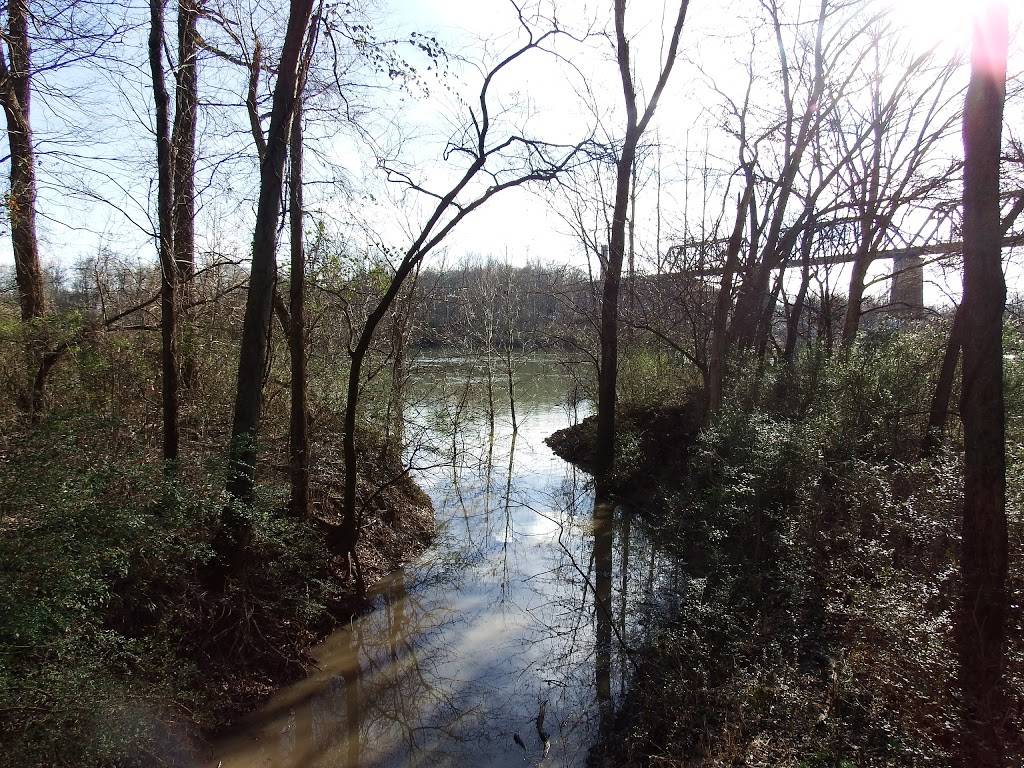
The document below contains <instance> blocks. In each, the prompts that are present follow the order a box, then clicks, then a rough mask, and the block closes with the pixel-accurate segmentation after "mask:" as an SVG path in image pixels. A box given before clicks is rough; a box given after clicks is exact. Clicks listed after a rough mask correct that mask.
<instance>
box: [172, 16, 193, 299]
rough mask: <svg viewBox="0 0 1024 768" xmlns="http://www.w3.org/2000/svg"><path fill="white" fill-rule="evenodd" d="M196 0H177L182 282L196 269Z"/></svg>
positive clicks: (177, 251) (177, 250) (177, 257)
mask: <svg viewBox="0 0 1024 768" xmlns="http://www.w3.org/2000/svg"><path fill="white" fill-rule="evenodd" d="M198 16H199V13H198V7H197V5H196V0H178V71H177V72H176V73H175V104H174V128H173V131H172V133H171V146H172V147H173V148H174V176H173V187H174V261H175V264H176V266H177V269H178V276H179V278H180V280H181V281H182V283H185V281H187V280H189V279H190V278H191V277H192V273H193V272H194V270H195V242H196V237H195V216H196V206H195V168H196V120H197V117H198V107H199V91H198V89H199V86H198V72H197V54H198V51H199V42H198V32H197V29H196V23H197V19H198Z"/></svg>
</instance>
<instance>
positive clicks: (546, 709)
mask: <svg viewBox="0 0 1024 768" xmlns="http://www.w3.org/2000/svg"><path fill="white" fill-rule="evenodd" d="M418 373H419V376H418V381H419V382H420V384H421V387H422V391H421V392H420V393H419V394H420V400H419V402H418V403H416V402H414V404H413V405H412V406H411V407H410V412H409V417H410V418H409V423H410V430H409V432H410V434H413V433H416V432H417V431H418V433H419V434H422V435H424V436H425V437H426V438H427V439H428V440H429V441H430V443H431V446H432V453H431V454H430V455H431V456H433V457H434V459H435V460H431V461H424V462H423V465H424V466H425V468H423V469H421V470H420V471H419V472H418V475H417V476H418V479H419V481H420V483H421V484H422V485H423V487H424V488H425V490H427V491H428V493H429V494H430V495H431V498H432V499H433V501H434V504H435V507H436V510H437V516H438V523H439V527H440V533H439V537H438V541H437V543H436V544H435V545H434V546H433V547H432V548H431V550H430V551H429V552H428V553H426V555H425V556H424V557H423V558H421V559H420V561H419V562H417V563H415V564H414V565H412V566H410V567H408V568H406V569H404V570H403V571H401V572H399V573H396V574H394V575H393V576H392V577H390V578H388V579H386V580H385V582H384V583H383V584H381V585H379V587H378V589H377V593H376V596H375V600H374V609H373V610H372V611H371V612H370V613H368V614H367V615H365V616H362V617H359V618H358V619H356V620H355V621H353V622H352V623H351V624H350V625H349V626H346V627H344V628H342V629H340V630H338V631H337V632H335V633H334V634H333V635H331V636H330V637H329V638H328V639H327V640H326V641H325V642H324V643H323V644H322V645H321V646H320V647H319V648H318V649H317V650H316V652H315V658H316V660H317V663H318V667H319V668H318V670H317V671H316V672H315V673H314V674H312V675H310V676H309V677H308V678H306V679H305V680H303V681H301V682H299V683H297V684H295V685H293V686H290V687H288V688H286V689H284V690H282V691H280V692H279V693H278V694H277V695H276V696H274V698H273V699H272V700H271V701H270V702H269V703H268V705H267V706H266V707H265V708H264V709H262V710H261V711H259V712H257V713H254V714H253V715H252V716H251V717H249V718H248V719H246V720H245V721H243V722H242V723H240V724H239V727H238V729H237V731H236V733H235V734H234V735H233V736H232V737H230V738H229V739H227V740H226V741H225V742H224V743H223V744H222V745H220V749H219V750H218V756H217V759H218V760H221V761H223V765H224V766H225V768H228V767H230V766H267V767H268V768H269V767H271V766H282V767H283V766H328V765H330V766H349V767H350V768H351V767H354V766H363V767H364V768H366V767H368V766H407V765H408V766H427V765H429V766H431V768H437V767H438V766H448V765H452V766H455V765H494V766H505V765H507V766H513V765H514V766H522V765H524V763H525V764H530V765H540V764H542V763H543V765H545V766H578V765H584V764H586V763H587V759H588V755H589V753H590V750H591V749H592V747H593V745H594V744H595V743H596V741H597V737H598V735H599V733H600V731H601V729H602V728H603V727H606V726H607V725H608V724H609V723H610V721H611V718H612V717H613V715H614V711H615V707H616V706H617V703H618V702H620V701H621V696H622V692H623V691H624V686H625V677H626V673H627V671H628V669H629V665H630V663H631V662H630V656H629V651H628V646H629V644H630V642H631V639H632V638H635V637H636V636H637V634H638V633H641V632H642V631H643V626H644V625H645V622H644V621H643V620H642V618H641V617H642V616H643V614H644V612H645V611H647V610H657V606H656V605H655V602H654V600H653V599H652V597H651V596H652V595H653V594H654V593H653V591H652V589H653V587H654V585H656V583H658V582H659V580H663V579H665V578H669V575H668V574H666V573H664V572H663V567H662V565H661V563H660V561H659V560H658V558H657V556H656V554H655V552H654V550H653V549H652V548H651V546H650V544H649V542H647V541H646V540H645V539H644V538H643V537H642V536H641V535H640V534H639V532H638V531H637V530H633V531H630V526H629V523H628V516H625V517H624V518H623V517H622V515H621V513H617V511H616V510H615V508H614V506H613V505H612V504H611V503H610V502H608V501H607V500H595V499H594V497H593V493H592V491H591V489H590V486H589V485H588V483H587V478H586V476H585V475H581V474H580V473H578V472H577V471H576V470H574V469H573V468H572V467H571V466H569V465H567V464H565V463H564V462H562V461H561V460H559V459H558V458H557V457H555V456H554V455H553V454H552V453H551V452H550V450H549V449H548V448H547V447H546V446H545V445H544V444H543V439H544V438H545V437H546V436H547V435H549V434H550V433H551V432H553V431H555V430H556V429H559V428H561V427H563V426H565V425H566V424H567V423H569V420H570V418H573V415H572V413H571V412H570V411H569V410H568V409H567V408H566V406H565V402H566V398H565V394H566V391H567V389H568V387H569V386H571V381H570V379H569V378H568V377H566V376H563V375H562V374H560V373H559V372H558V369H557V368H556V367H555V366H553V365H551V364H550V362H547V361H539V362H538V361H529V360H526V361H522V362H520V364H519V365H518V366H517V375H518V376H519V379H518V380H517V381H516V383H515V386H516V401H517V402H516V405H517V421H518V430H515V429H513V428H512V424H511V419H510V417H509V416H510V415H509V414H508V412H507V411H503V410H502V409H501V407H500V397H496V396H495V397H491V396H490V395H491V393H489V392H485V391H482V390H481V388H480V386H479V384H478V382H482V381H483V380H484V379H483V377H482V376H476V377H475V373H474V371H473V369H472V367H471V366H466V365H463V364H455V363H453V362H452V361H446V362H444V363H440V364H438V363H429V364H426V365H421V367H420V369H419V371H418ZM492 402H493V403H495V406H494V410H493V411H492V410H491V405H490V403H492ZM575 405H576V404H575V403H573V406H574V407H575ZM419 450H423V451H424V455H425V454H426V451H425V450H424V449H423V448H422V446H421V447H420V449H419ZM439 456H443V457H444V458H446V461H445V462H441V461H439V460H436V459H437V457H439ZM617 514H619V517H620V518H621V519H620V520H619V521H618V522H617V521H616V515H617ZM616 575H617V576H618V578H617V579H616V578H615V576H616ZM214 764H215V765H216V762H215V763H214Z"/></svg>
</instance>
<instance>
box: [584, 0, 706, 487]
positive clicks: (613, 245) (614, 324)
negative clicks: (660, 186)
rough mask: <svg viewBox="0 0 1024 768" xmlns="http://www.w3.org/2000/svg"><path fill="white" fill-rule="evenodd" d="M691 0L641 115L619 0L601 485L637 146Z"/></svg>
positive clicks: (611, 453)
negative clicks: (618, 146)
mask: <svg viewBox="0 0 1024 768" xmlns="http://www.w3.org/2000/svg"><path fill="white" fill-rule="evenodd" d="M688 7H689V2H688V0H681V2H680V4H679V13H678V14H677V16H676V20H675V25H674V27H673V29H672V39H671V42H670V43H669V47H668V53H667V55H666V57H665V62H664V64H663V65H662V68H661V72H660V74H659V76H658V82H657V85H656V86H655V88H654V90H653V92H652V93H651V98H650V101H648V102H647V107H646V108H645V109H644V112H643V116H642V117H639V119H638V110H637V103H636V90H635V88H634V84H633V74H632V62H631V60H630V53H629V42H628V40H627V38H626V30H625V26H626V1H625V0H615V42H616V59H617V63H618V67H619V78H620V79H621V81H622V94H623V99H624V100H625V106H626V133H625V136H624V138H623V142H622V150H621V152H620V153H619V157H618V160H617V162H616V175H615V202H614V206H613V208H612V226H611V233H610V237H609V244H608V245H609V248H608V263H607V265H606V268H605V271H604V289H603V292H602V296H601V329H600V330H601V363H600V367H599V370H598V383H597V446H596V449H595V456H594V464H595V472H596V475H597V478H598V482H599V483H604V482H605V481H606V480H607V479H608V477H609V475H610V473H611V471H612V469H613V468H614V466H615V401H616V393H615V385H616V381H617V378H618V367H619V338H618V336H619V287H620V283H621V279H622V262H623V259H624V258H625V255H626V253H625V251H626V214H627V208H628V204H629V192H630V181H631V179H632V176H633V164H634V162H635V161H636V148H637V144H638V143H639V141H640V137H641V136H643V133H644V131H645V130H646V128H647V125H648V123H650V121H651V118H652V117H653V116H654V112H655V110H656V109H657V106H658V99H659V98H660V96H661V93H662V91H663V90H664V89H665V84H666V83H667V82H668V78H669V75H671V73H672V68H673V66H674V65H675V59H676V54H677V52H678V50H679V37H680V35H681V34H682V30H683V22H684V21H685V20H686V11H687V8H688Z"/></svg>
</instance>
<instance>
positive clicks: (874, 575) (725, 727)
mask: <svg viewBox="0 0 1024 768" xmlns="http://www.w3.org/2000/svg"><path fill="white" fill-rule="evenodd" d="M827 394H828V393H826V395H827ZM653 413H654V412H653V411H652V409H642V408H636V407H633V408H631V407H629V406H626V407H625V408H624V409H623V418H622V419H620V427H621V428H622V434H621V435H620V437H619V445H620V446H632V447H634V448H633V450H634V453H633V454H624V457H625V458H626V462H627V471H625V472H622V471H620V472H619V474H618V476H617V478H616V482H615V484H614V485H615V489H616V492H617V496H618V498H619V500H620V501H621V502H622V503H624V504H626V505H627V506H628V507H629V509H630V511H631V512H635V513H636V514H635V515H634V519H638V520H639V521H640V524H641V525H642V526H643V528H644V529H645V532H646V533H647V535H648V537H649V538H650V539H651V540H652V541H654V542H657V545H658V547H659V548H660V549H661V550H662V552H664V553H665V554H666V556H667V557H668V558H669V559H670V560H671V561H674V562H675V563H676V564H677V569H678V573H679V574H680V575H679V577H677V578H674V579H672V580H669V581H666V582H664V583H663V584H662V586H661V587H660V588H659V589H660V591H661V599H660V600H657V601H655V607H654V608H651V609H649V615H647V616H646V618H645V619H642V620H641V622H642V623H646V625H647V626H648V627H651V628H653V632H652V634H651V639H650V641H649V642H646V643H644V644H643V645H642V647H639V648H634V649H633V658H634V662H635V670H636V671H635V672H634V673H633V675H632V678H631V681H630V686H629V692H628V693H627V695H626V697H625V699H624V700H623V702H622V703H621V705H620V706H619V707H618V708H617V711H616V714H615V717H614V719H613V721H612V722H613V726H612V727H611V728H610V729H608V730H606V732H605V733H604V734H603V737H602V740H601V743H600V744H599V745H598V746H597V747H595V749H594V750H593V751H592V753H591V763H592V764H593V765H606V766H618V767H621V766H639V765H649V764H655V763H656V764H658V765H678V766H683V765H686V766H690V765H773V766H801V767H812V766H821V767H822V768H824V766H855V765H856V766H860V765H893V766H904V765H905V766H911V765H918V764H922V763H923V762H926V761H927V762H928V763H929V764H931V765H938V766H946V765H952V764H953V761H954V756H955V753H956V746H957V737H958V733H959V709H958V703H957V698H956V688H955V672H956V655H955V645H954V638H953V626H954V621H953V617H954V615H955V609H956V599H957V594H958V589H959V587H958V578H959V569H958V566H957V563H958V557H959V553H958V549H959V514H960V513H959V510H960V503H961V498H962V496H961V494H962V490H961V489H962V485H961V483H962V480H961V472H962V469H961V466H960V457H959V455H958V454H957V453H956V452H950V453H945V454H942V455H940V456H935V457H932V458H930V459H928V460H919V459H917V458H916V457H915V456H914V454H913V452H912V450H911V445H910V441H909V440H908V439H906V438H910V439H913V438H914V437H915V433H913V432H910V433H908V434H905V436H904V437H902V438H901V437H900V433H899V432H898V431H893V432H892V433H891V435H890V437H892V440H890V441H888V442H887V441H886V440H885V437H886V435H885V434H884V433H881V432H879V431H876V428H877V427H884V428H885V429H888V430H893V429H896V430H898V429H899V427H898V426H897V427H895V428H894V427H893V425H892V422H889V421H879V422H878V424H877V425H876V424H865V423H864V422H863V420H862V416H861V414H862V411H861V410H860V409H859V408H857V407H856V404H855V403H851V402H848V401H847V402H844V400H843V398H841V397H835V396H833V397H831V398H828V397H826V398H824V399H823V400H822V402H821V403H820V404H818V408H817V409H816V411H815V412H812V413H809V414H808V415H806V416H805V417H804V418H802V419H793V418H790V417H787V416H784V415H782V414H778V413H770V412H760V413H746V412H742V411H740V410H736V409H731V408H726V410H725V411H724V412H723V413H722V414H721V415H720V417H719V418H718V419H716V421H715V422H714V423H713V424H712V425H711V427H710V428H708V429H706V430H704V431H703V432H701V433H700V434H698V435H694V434H693V433H692V432H690V431H688V430H681V431H679V432H676V433H673V432H672V431H671V430H668V431H662V430H657V429H652V428H651V424H653V423H657V422H658V421H659V420H661V421H664V422H665V423H670V420H669V419H668V418H667V417H666V416H664V415H661V416H658V417H655V416H654V415H653ZM638 414H639V415H638ZM897 425H898V422H897ZM592 432H593V426H592V425H591V424H587V423H584V424H582V425H580V426H579V427H573V428H570V429H569V430H563V431H561V432H560V433H556V434H555V435H553V436H552V437H551V438H550V439H549V444H550V445H551V446H552V447H553V448H554V449H555V450H556V452H558V453H559V454H560V455H562V456H563V457H564V458H566V459H568V460H571V461H576V462H578V463H579V464H580V465H581V466H584V467H585V466H587V461H588V456H589V448H590V445H591V444H592V443H591V441H592ZM903 433H907V430H906V429H905V428H904V429H903ZM901 440H902V441H903V442H902V443H901ZM683 467H685V472H684V471H680V469H681V468H683ZM1010 477H1011V484H1010V493H1009V498H1010V499H1011V503H1010V505H1009V518H1010V541H1011V557H1010V561H1011V573H1010V579H1009V589H1010V595H1011V599H1010V602H1011V605H1019V604H1020V598H1021V596H1022V595H1024V574H1022V569H1021V562H1022V560H1024V557H1022V556H1024V545H1022V542H1024V520H1022V515H1021V507H1020V504H1019V501H1020V498H1021V493H1020V492H1021V487H1020V484H1019V482H1016V480H1017V479H1019V477H1020V475H1019V472H1018V471H1017V470H1015V469H1013V468H1011V473H1010ZM1015 611H1017V614H1016V615H1019V608H1015ZM1007 670H1008V673H1009V675H1008V684H1009V695H1010V697H1011V700H1013V701H1016V702H1021V701H1024V681H1022V675H1024V635H1022V632H1021V628H1020V624H1019V622H1017V621H1014V622H1010V631H1009V636H1008V641H1007ZM1013 711H1014V712H1016V715H1015V720H1014V721H1013V722H1011V723H1009V724H1008V726H1007V731H1006V733H1007V745H1008V752H1009V754H1010V755H1013V756H1015V758H1016V757H1019V756H1020V755H1021V752H1022V744H1021V741H1020V733H1021V727H1020V726H1021V722H1020V717H1021V714H1020V713H1021V710H1020V708H1019V706H1018V707H1016V708H1015V709H1013Z"/></svg>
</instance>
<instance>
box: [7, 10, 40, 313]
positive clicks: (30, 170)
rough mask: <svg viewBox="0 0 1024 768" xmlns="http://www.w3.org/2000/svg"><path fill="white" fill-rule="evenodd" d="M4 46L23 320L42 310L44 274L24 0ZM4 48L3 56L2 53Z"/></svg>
mask: <svg viewBox="0 0 1024 768" xmlns="http://www.w3.org/2000/svg"><path fill="white" fill-rule="evenodd" d="M5 32H6V34H5V35H4V38H5V42H6V46H0V106H3V110H4V115H5V116H6V118H7V141H8V144H9V146H10V150H11V192H10V194H11V197H10V204H9V206H8V209H9V211H10V216H11V240H12V245H13V251H14V269H15V278H16V279H17V282H18V299H19V302H20V304H21V317H22V319H23V320H32V319H33V318H36V317H39V316H40V315H42V314H43V312H44V310H45V301H44V294H43V273H42V269H41V267H40V264H39V241H38V239H37V236H36V159H35V148H34V146H33V143H32V123H31V119H30V106H31V100H32V81H31V67H32V64H31V57H32V45H31V41H30V39H29V8H28V0H9V1H8V3H7V29H6V30H5ZM4 47H6V53H5V51H4Z"/></svg>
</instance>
